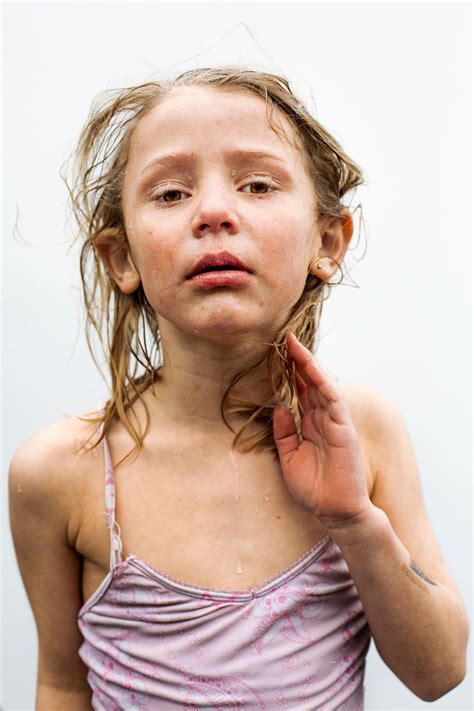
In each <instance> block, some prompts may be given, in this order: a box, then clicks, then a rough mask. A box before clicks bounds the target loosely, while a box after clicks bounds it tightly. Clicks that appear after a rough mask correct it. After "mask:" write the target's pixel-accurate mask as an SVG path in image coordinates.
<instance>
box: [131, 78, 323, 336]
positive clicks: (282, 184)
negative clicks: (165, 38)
mask: <svg viewBox="0 0 474 711" xmlns="http://www.w3.org/2000/svg"><path fill="white" fill-rule="evenodd" d="M281 121H282V123H281V125H282V128H283V129H284V130H285V133H286V135H288V136H289V137H291V136H292V135H293V136H294V134H293V131H292V128H291V126H290V124H289V123H288V122H287V120H286V119H285V118H284V117H281ZM293 142H294V138H293ZM123 210H124V217H125V225H126V231H127V236H128V241H129V244H130V250H131V254H132V258H133V262H134V264H135V266H136V267H137V269H138V272H139V278H140V279H141V282H142V284H143V288H144V291H145V294H146V297H147V299H148V301H149V303H150V304H151V306H152V307H153V308H154V310H155V311H156V313H157V315H158V320H159V325H160V328H161V327H162V325H163V320H166V321H168V322H169V325H170V326H171V325H172V326H173V327H175V328H178V329H179V330H180V331H182V332H185V333H189V334H190V335H191V334H194V335H196V334H199V335H201V336H204V337H209V338H212V337H219V340H222V338H223V337H224V338H225V337H226V336H227V335H228V336H229V339H230V337H231V336H232V339H235V337H236V336H237V337H239V336H242V335H243V334H247V335H250V334H253V335H254V336H258V335H260V336H263V335H269V334H273V333H274V332H275V330H276V329H277V328H278V327H279V326H280V325H282V324H283V323H284V322H285V320H286V317H287V316H288V314H289V311H290V310H291V307H292V306H293V305H294V304H295V302H296V301H297V300H298V298H299V297H300V295H301V293H302V290H303V288H304V284H305V280H306V277H307V270H308V265H309V263H310V261H312V260H313V261H314V259H315V258H317V251H318V248H319V246H320V236H319V232H318V228H317V225H315V217H314V216H315V198H314V193H313V190H312V184H311V180H310V178H309V176H308V175H307V173H306V171H305V169H304V167H303V162H302V158H301V156H300V155H299V153H298V152H297V151H296V150H295V149H294V148H293V147H292V146H291V145H289V144H288V143H287V142H286V141H285V140H283V139H281V138H280V137H279V136H278V135H276V133H275V132H274V131H273V130H272V129H271V128H270V126H269V125H268V123H267V119H266V111H265V102H264V101H263V99H261V98H259V97H258V96H252V95H250V94H246V93H243V92H240V93H239V92H234V91H233V92H228V91H223V90H219V89H216V88H213V87H202V86H200V87H182V88H179V89H173V90H172V92H171V93H170V94H168V95H167V96H166V97H165V98H164V99H163V100H162V101H161V102H160V103H159V105H157V106H156V107H155V108H154V109H153V110H152V111H151V112H150V113H149V114H148V115H147V116H145V117H144V118H142V119H141V120H140V121H139V123H138V124H137V127H136V128H135V131H134V133H133V136H132V139H131V143H130V151H129V160H128V163H127V167H126V171H125V176H124V189H123ZM222 251H226V252H230V253H231V254H232V255H234V256H235V257H237V258H238V259H239V260H241V261H242V262H244V263H245V265H246V266H247V267H248V268H249V269H250V270H251V272H252V273H251V274H249V275H248V276H247V277H245V279H244V280H243V281H242V283H239V284H236V283H233V284H230V285H227V286H222V285H221V286H213V287H209V285H207V286H204V285H200V284H199V283H198V282H197V281H194V280H191V279H189V278H187V275H188V273H189V272H190V270H192V269H193V267H194V266H195V264H196V262H197V261H198V260H199V259H200V258H201V257H203V256H204V255H207V254H209V253H211V254H215V253H219V252H222ZM135 279H136V281H135V282H133V278H132V276H130V280H129V281H126V280H124V281H123V283H122V288H123V290H124V291H127V290H128V291H133V289H134V288H136V285H137V283H138V277H137V275H136V273H135ZM133 284H134V286H132V285H133ZM127 285H128V286H127Z"/></svg>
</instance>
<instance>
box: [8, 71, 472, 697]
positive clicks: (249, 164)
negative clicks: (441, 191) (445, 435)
mask: <svg viewBox="0 0 474 711" xmlns="http://www.w3.org/2000/svg"><path fill="white" fill-rule="evenodd" d="M75 157H76V174H75V183H74V184H73V186H72V188H71V197H72V204H73V207H74V211H75V215H76V217H77V219H78V222H79V226H80V234H81V235H82V237H83V238H84V243H83V247H82V252H81V275H82V279H83V285H84V298H85V305H86V309H87V316H88V321H89V326H92V327H94V328H95V329H96V330H97V332H98V333H99V335H102V336H103V338H104V342H105V354H106V357H107V359H108V364H109V368H110V377H111V396H110V398H109V399H108V400H107V402H106V403H105V405H104V407H103V409H102V410H101V411H99V412H96V413H92V414H91V413H89V415H90V416H89V417H87V416H84V417H67V418H65V419H64V420H61V421H59V422H57V423H55V424H53V425H51V426H49V427H47V428H45V429H44V430H42V431H40V432H39V433H38V434H36V435H35V436H33V437H32V438H30V439H29V440H28V441H27V442H26V443H24V444H23V445H22V447H20V449H19V450H18V451H17V452H16V454H15V456H14V458H13V460H12V463H11V467H10V473H9V482H10V516H11V526H12V532H13V537H14V543H15V549H16V554H17V557H18V563H19V567H20V571H21V574H22V577H23V580H24V584H25V587H26V590H27V593H28V596H29V599H30V602H31V605H32V608H33V612H34V616H35V620H36V623H37V629H38V636H39V664H38V683H37V698H36V708H37V709H39V710H40V711H53V709H61V710H63V709H74V711H75V710H76V709H77V710H78V711H80V710H81V709H90V708H91V706H92V708H94V709H106V710H107V711H112V710H114V711H115V710H118V709H142V708H145V709H147V711H150V710H151V709H159V710H160V711H161V710H166V709H183V710H184V709H203V708H206V709H224V708H225V709H237V708H246V709H268V710H272V711H273V710H274V709H280V708H281V709H298V710H304V711H307V710H309V709H327V710H332V709H362V708H363V706H364V685H363V680H364V666H365V656H366V653H367V650H368V647H369V643H370V637H371V635H372V636H373V638H374V642H375V644H376V646H377V649H378V651H379V653H380V655H381V657H382V658H383V659H384V661H385V662H386V664H387V665H388V666H389V667H390V668H391V669H392V670H393V672H394V673H395V674H396V675H397V676H398V677H399V679H400V680H401V681H402V682H403V683H404V684H406V686H407V687H408V688H409V689H411V690H412V691H413V692H414V693H415V694H416V695H417V696H419V697H420V698H421V699H424V700H426V701H432V700H434V699H437V698H439V697H440V696H442V695H443V694H446V693H447V692H448V691H449V690H450V689H452V688H453V687H454V686H456V685H457V684H459V682H460V681H461V680H462V679H463V677H464V675H465V657H466V644H467V637H468V624H467V618H466V613H465V609H464V605H463V603H462V601H461V598H460V595H459V592H458V589H457V587H456V585H455V583H454V582H453V580H452V579H451V577H450V574H449V571H448V570H447V568H446V565H445V563H444V561H443V559H442V556H441V553H440V550H439V547H438V544H437V542H436V540H435V536H434V534H433V531H432V529H431V527H430V524H429V521H428V518H427V514H426V511H425V508H424V504H423V498H422V492H421V486H420V478H419V474H418V471H417V466H416V462H415V456H414V452H413V449H412V446H411V443H410V439H409V435H408V434H407V431H406V428H405V426H404V423H403V421H402V418H401V416H400V414H399V413H398V411H397V410H396V408H395V407H394V406H393V405H392V403H391V402H389V401H388V400H387V399H386V398H385V397H384V396H382V395H380V394H379V393H377V392H376V391H373V390H371V389H367V388H361V387H355V386H351V387H349V386H341V385H339V384H338V383H337V381H336V380H335V378H334V377H333V375H332V374H331V373H330V372H328V370H327V369H326V368H325V367H324V366H323V365H322V364H321V363H320V362H319V361H318V359H317V358H315V357H314V356H313V355H312V351H313V350H314V349H315V347H316V345H317V344H316V335H317V328H318V325H319V321H320V314H321V307H322V302H323V301H324V299H325V298H326V297H327V295H328V290H329V288H330V285H329V280H330V279H331V277H332V276H333V275H335V274H336V272H337V270H338V269H339V268H340V265H341V264H342V262H343V259H344V255H345V253H346V250H347V248H348V246H349V243H350V240H351V237H352V234H353V220H352V215H351V213H350V211H349V210H348V209H347V208H346V207H344V206H343V203H342V198H343V197H344V195H345V194H346V193H347V192H348V191H349V190H351V189H353V188H355V187H356V186H357V185H360V184H361V183H362V175H361V172H360V169H359V168H358V166H357V165H356V164H355V163H354V162H353V161H352V160H351V159H350V158H349V157H348V156H347V155H346V154H345V153H344V151H343V150H342V148H341V146H340V145H339V144H338V143H337V141H335V139H334V138H333V137H332V136H331V135H330V134H329V133H328V132H327V131H326V130H325V129H324V128H323V127H322V126H321V125H320V124H319V123H318V122H317V121H316V120H315V119H314V118H313V117H312V116H311V115H310V114H309V113H308V111H307V110H306V109H305V107H304V106H303V105H302V104H301V102H300V101H299V100H298V99H297V98H296V97H295V96H294V95H293V93H292V92H291V90H290V87H289V85H288V83H287V81H286V80H285V79H284V78H282V77H278V76H274V75H271V74H264V73H260V72H256V71H251V70H247V69H241V68H235V67H221V68H214V69H199V70H194V71H191V72H186V73H185V74H183V75H181V76H180V77H178V78H177V79H176V80H174V81H170V82H163V83H159V82H150V83H146V84H143V85H140V86H135V87H131V88H126V89H122V90H119V91H117V92H112V94H111V95H110V96H106V97H105V99H104V102H103V103H102V104H97V105H96V106H94V107H93V110H92V112H91V115H90V116H89V119H88V122H87V124H86V126H85V127H84V129H83V132H82V134H81V137H80V140H79V143H78V146H77V150H76V152H75ZM88 336H89V332H88ZM149 340H151V349H150V344H149V343H148V341H149ZM89 344H90V345H91V341H90V339H89ZM154 348H156V352H157V355H156V357H154V356H153V349H154ZM96 362H97V361H96ZM139 365H141V366H142V367H143V369H144V370H143V371H142V372H141V374H138V366H139ZM97 425H99V427H98V428H97ZM97 433H98V435H99V436H95V435H96V434H97ZM88 445H89V446H88ZM133 445H135V446H133ZM132 454H134V455H135V456H134V457H132V456H131V455H132ZM106 524H107V525H106Z"/></svg>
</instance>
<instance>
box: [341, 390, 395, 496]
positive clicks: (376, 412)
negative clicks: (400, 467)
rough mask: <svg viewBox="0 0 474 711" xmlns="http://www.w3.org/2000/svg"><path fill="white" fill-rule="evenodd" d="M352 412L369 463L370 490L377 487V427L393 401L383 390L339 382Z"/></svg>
mask: <svg viewBox="0 0 474 711" xmlns="http://www.w3.org/2000/svg"><path fill="white" fill-rule="evenodd" d="M339 389H340V390H341V392H342V394H343V396H344V398H345V400H346V402H347V404H348V405H349V410H350V413H351V418H352V422H353V423H354V426H355V428H356V430H357V434H358V435H359V440H360V442H361V445H362V449H363V453H364V456H365V459H366V463H367V468H368V471H367V483H368V486H369V492H370V493H372V492H373V490H374V487H375V480H376V476H377V470H378V460H377V454H378V444H379V438H378V433H377V428H380V425H381V422H382V421H383V420H384V419H386V418H387V416H389V413H390V411H391V410H393V407H394V406H393V403H392V402H391V401H390V399H389V398H388V397H387V395H385V394H384V393H383V392H381V391H379V390H376V389H375V388H372V387H370V386H366V385H354V384H347V383H344V384H339Z"/></svg>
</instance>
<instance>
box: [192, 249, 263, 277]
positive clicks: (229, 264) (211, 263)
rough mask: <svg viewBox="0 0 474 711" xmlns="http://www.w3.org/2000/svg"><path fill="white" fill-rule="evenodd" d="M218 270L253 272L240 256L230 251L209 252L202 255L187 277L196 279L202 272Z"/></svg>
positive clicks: (210, 272) (208, 272)
mask: <svg viewBox="0 0 474 711" xmlns="http://www.w3.org/2000/svg"><path fill="white" fill-rule="evenodd" d="M217 272H219V273H222V272H225V273H227V272H244V273H246V274H252V270H251V269H250V268H249V267H248V266H247V265H246V264H244V262H242V260H240V259H239V258H238V257H236V256H235V255H233V254H231V253H230V252H219V253H208V254H205V255H204V256H203V257H201V258H200V259H199V260H198V262H197V263H196V264H195V265H194V266H193V268H192V269H191V271H190V272H188V274H187V275H186V279H195V278H196V277H197V276H199V275H201V274H213V273H214V274H216V273H217Z"/></svg>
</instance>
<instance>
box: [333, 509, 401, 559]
mask: <svg viewBox="0 0 474 711" xmlns="http://www.w3.org/2000/svg"><path fill="white" fill-rule="evenodd" d="M322 523H323V525H324V526H325V527H326V528H327V530H328V533H329V535H330V536H331V538H332V539H333V541H334V542H335V543H336V544H337V545H338V546H339V547H340V548H343V547H347V548H349V547H351V548H352V547H354V546H361V545H362V546H363V545H366V544H367V543H369V541H371V540H373V538H374V536H377V535H380V534H381V533H382V532H383V531H385V530H386V529H387V524H388V523H389V519H388V516H387V514H386V513H385V511H383V510H382V509H380V508H379V507H378V506H375V504H372V502H370V504H369V505H368V506H367V508H366V509H364V510H363V511H361V512H360V513H359V514H357V515H355V516H351V517H350V518H348V519H343V520H339V521H331V522H328V521H322Z"/></svg>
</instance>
